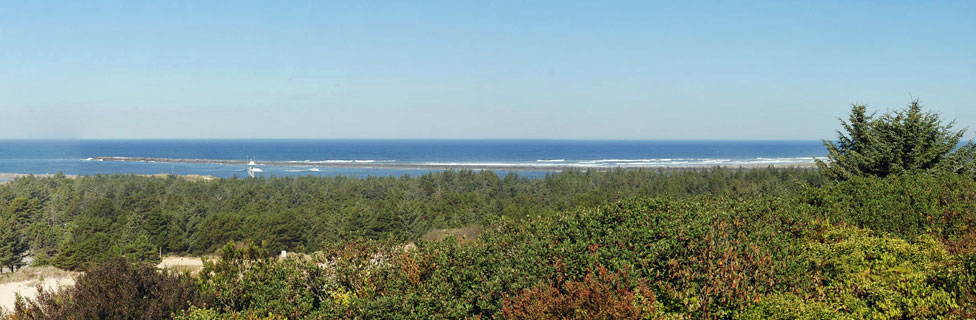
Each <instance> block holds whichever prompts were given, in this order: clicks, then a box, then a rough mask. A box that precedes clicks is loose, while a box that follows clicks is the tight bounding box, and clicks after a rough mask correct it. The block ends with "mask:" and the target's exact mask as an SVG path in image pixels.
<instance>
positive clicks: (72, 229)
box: [0, 101, 976, 319]
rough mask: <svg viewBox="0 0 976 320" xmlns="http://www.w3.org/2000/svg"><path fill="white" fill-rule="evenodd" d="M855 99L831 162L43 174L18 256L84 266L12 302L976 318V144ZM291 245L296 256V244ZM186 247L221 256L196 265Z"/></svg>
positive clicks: (228, 313) (638, 315) (928, 119)
mask: <svg viewBox="0 0 976 320" xmlns="http://www.w3.org/2000/svg"><path fill="white" fill-rule="evenodd" d="M952 126H953V124H952V123H945V122H944V121H942V120H941V119H940V118H939V117H938V115H937V114H935V113H932V112H927V111H925V110H923V109H922V107H921V106H919V104H918V103H917V101H915V102H912V103H911V104H910V105H909V106H908V107H906V108H904V109H901V110H896V111H893V112H889V113H885V114H881V115H878V114H869V113H867V110H866V108H865V107H864V106H854V107H853V108H852V110H851V114H850V117H849V118H848V119H847V120H846V121H842V122H841V130H840V131H839V132H838V137H837V139H835V140H828V141H825V142H824V144H825V148H826V149H827V151H828V152H827V153H828V158H829V159H827V160H825V161H819V160H818V162H817V168H773V167H769V168H722V167H714V168H685V169H673V168H672V169H648V168H645V169H616V170H609V171H593V170H591V171H583V170H567V171H563V172H557V173H551V174H548V175H546V176H545V177H542V178H531V179H530V178H526V177H520V176H519V175H518V173H515V172H513V173H508V174H504V175H499V174H496V173H494V172H491V171H471V170H461V171H452V170H448V171H443V172H431V173H428V174H424V175H419V176H402V177H370V178H364V179H358V178H348V177H263V178H230V179H215V180H212V181H198V180H192V179H187V178H185V177H177V176H168V177H148V176H136V175H96V176H82V177H66V176H64V175H56V176H53V177H27V178H20V179H16V180H13V181H9V182H6V183H3V184H0V241H2V242H0V265H2V267H3V268H4V269H5V270H6V271H14V270H17V269H19V268H22V267H24V266H26V265H27V264H28V263H30V265H32V266H42V265H49V266H54V267H57V268H60V269H65V270H76V271H81V272H83V275H82V276H80V278H79V279H78V281H77V283H76V284H75V285H74V286H73V287H68V288H64V289H62V290H59V291H57V292H41V293H40V294H39V295H38V296H37V297H36V298H35V299H22V300H20V301H18V303H17V306H16V309H15V310H6V311H7V312H8V314H7V316H9V317H10V318H11V319H96V318H112V319H115V318H118V319H160V318H174V319H469V318H476V319H492V318H497V319H866V318H870V319H932V318H948V319H967V318H974V317H976V146H974V145H973V144H972V143H964V142H963V141H962V137H963V136H964V134H965V131H963V130H954V129H953V128H952ZM282 251H285V252H287V253H288V254H287V255H286V256H285V257H281V255H280V253H281V252H282ZM167 255H192V256H203V257H206V259H205V263H204V266H203V268H202V270H199V271H196V272H192V273H191V272H187V271H177V270H158V269H157V268H156V267H155V265H156V264H157V263H159V261H160V259H161V257H163V256H167Z"/></svg>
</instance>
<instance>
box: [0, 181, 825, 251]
mask: <svg viewBox="0 0 976 320" xmlns="http://www.w3.org/2000/svg"><path fill="white" fill-rule="evenodd" d="M822 182H823V181H822V176H820V175H819V173H817V172H816V171H814V170H803V169H796V170H779V169H749V170H733V169H723V168H715V169H704V170H677V171H663V170H662V171H659V170H615V171H610V172H595V171H572V170H571V171H566V172H562V173H559V174H551V175H548V176H546V177H545V178H540V179H526V178H523V177H519V176H518V175H517V174H514V173H513V174H508V175H506V176H504V177H502V176H498V175H496V174H495V173H493V172H491V171H483V172H474V171H445V172H438V173H430V174H426V175H421V176H417V177H407V176H404V177H399V178H396V177H383V178H378V177H374V178H367V179H353V178H346V177H286V178H275V177H272V178H267V179H218V180H215V181H197V182H194V181H186V180H184V179H178V178H172V177H171V178H156V177H142V176H133V175H110V176H91V177H78V178H75V179H69V178H66V177H64V176H63V175H61V176H55V177H50V178H38V177H30V178H22V179H17V180H15V181H11V182H10V183H6V184H3V185H0V208H2V209H3V212H4V215H7V216H11V217H12V218H11V219H12V220H11V221H14V222H15V223H14V224H13V226H14V229H16V231H17V233H18V234H19V235H20V236H18V239H24V242H25V243H26V244H27V245H28V246H29V247H30V249H31V254H32V255H33V256H34V257H35V259H36V260H35V261H36V262H37V263H41V264H43V263H47V264H52V265H55V266H58V267H60V268H66V269H73V270H74V269H85V268H87V267H90V266H92V265H95V264H98V263H100V262H102V261H105V260H106V259H111V258H113V257H119V256H125V257H128V258H130V259H136V260H140V261H144V262H148V263H156V262H158V256H159V254H160V253H163V254H174V253H175V254H181V253H194V254H207V253H212V252H215V251H216V250H217V249H219V248H220V247H221V246H223V245H224V244H225V243H227V242H228V241H245V240H248V239H250V240H253V241H255V242H258V243H260V242H267V243H268V249H269V250H271V251H273V252H277V251H280V250H288V251H293V252H294V251H297V252H313V251H316V250H320V249H322V248H324V247H325V246H328V245H330V244H335V243H340V242H342V241H343V240H344V239H351V238H367V239H382V240H395V241H401V242H403V241H413V240H417V239H420V238H421V237H422V236H423V235H424V234H427V233H428V232H430V231H432V230H442V229H451V228H462V227H470V226H479V225H486V224H488V223H490V222H491V221H494V220H497V219H499V218H500V217H503V216H505V217H511V218H522V217H528V216H539V215H549V214H553V213H555V212H559V211H563V210H570V209H573V208H576V207H579V206H597V205H600V204H603V203H605V202H607V201H614V200H619V199H623V198H626V197H631V196H675V197H683V196H689V195H701V194H716V195H728V196H732V197H749V196H755V195H758V194H787V193H790V192H794V191H796V190H800V189H801V188H803V187H804V186H808V185H820V184H822Z"/></svg>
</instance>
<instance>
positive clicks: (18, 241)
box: [0, 217, 28, 272]
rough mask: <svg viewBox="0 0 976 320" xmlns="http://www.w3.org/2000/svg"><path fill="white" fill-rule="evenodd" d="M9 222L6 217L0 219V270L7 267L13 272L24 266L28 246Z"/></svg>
mask: <svg viewBox="0 0 976 320" xmlns="http://www.w3.org/2000/svg"><path fill="white" fill-rule="evenodd" d="M10 220H11V219H9V218H8V217H3V218H0V268H2V267H7V268H9V269H10V272H13V271H14V270H16V268H19V267H22V266H23V265H24V257H26V256H27V249H28V246H27V241H24V237H23V235H21V234H20V232H18V230H17V229H16V228H14V224H13V223H12V222H11V221H10Z"/></svg>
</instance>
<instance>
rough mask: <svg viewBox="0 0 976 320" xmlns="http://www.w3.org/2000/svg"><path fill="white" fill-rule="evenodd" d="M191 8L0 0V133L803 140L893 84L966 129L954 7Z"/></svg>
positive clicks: (897, 92)
mask: <svg viewBox="0 0 976 320" xmlns="http://www.w3.org/2000/svg"><path fill="white" fill-rule="evenodd" d="M204 2H205V1H185V2H181V1H145V2H142V3H141V4H133V3H130V1H119V2H101V1H65V2H61V3H49V2H44V3H40V2H35V1H4V2H2V3H0V138H8V139H9V138H13V139H17V138H324V139H328V138H459V139H466V138H545V139H820V138H825V137H833V135H834V130H835V129H836V128H838V123H837V121H836V118H837V117H842V116H845V115H846V113H847V111H848V110H849V109H848V106H849V104H850V103H852V102H860V103H866V104H868V105H869V107H870V108H872V109H875V110H887V109H891V108H896V107H901V106H903V105H904V104H906V103H907V102H908V101H909V100H910V99H911V97H912V96H914V97H916V98H920V99H921V100H922V102H923V103H924V104H925V105H926V106H928V107H930V108H932V109H935V110H937V111H939V112H941V113H942V114H943V116H944V117H947V118H955V119H957V120H958V121H959V125H960V126H969V127H970V128H974V129H976V1H913V2H899V1H806V2H800V1H769V2H748V1H715V2H702V3H698V4H686V3H683V2H682V3H680V4H678V3H675V2H669V3H664V2H652V1H634V2H616V1H582V2H570V1H551V2H549V1H511V2H508V1H444V2H434V1H390V2H374V1H349V2H345V3H340V2H338V1H309V2H299V1H261V2H246V1H224V2H206V3H204ZM970 136H972V134H970Z"/></svg>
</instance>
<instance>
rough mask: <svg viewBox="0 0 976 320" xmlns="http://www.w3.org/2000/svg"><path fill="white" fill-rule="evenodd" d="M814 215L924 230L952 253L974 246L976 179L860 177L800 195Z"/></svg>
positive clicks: (882, 228) (913, 232) (880, 227)
mask: <svg viewBox="0 0 976 320" xmlns="http://www.w3.org/2000/svg"><path fill="white" fill-rule="evenodd" d="M799 198H801V199H802V201H801V202H803V203H804V204H806V205H809V207H810V208H813V209H814V210H813V211H811V214H813V215H816V216H819V217H822V218H824V219H827V220H830V221H835V222H846V223H849V224H852V225H856V226H860V227H863V228H868V229H872V230H875V231H878V232H883V233H888V234H892V235H894V236H897V237H901V238H904V239H909V240H911V239H915V237H917V236H919V235H923V234H928V235H932V236H934V237H935V238H936V239H938V240H940V241H942V242H943V243H944V244H945V245H946V247H947V248H948V249H949V251H950V252H952V253H966V252H973V251H974V250H976V227H974V226H976V182H974V181H973V179H971V178H968V177H963V176H959V175H956V174H925V173H915V174H906V175H896V176H889V177H886V178H876V177H856V178H853V179H851V180H850V181H846V182H844V183H835V184H830V185H827V186H824V187H823V188H811V189H810V190H809V191H808V192H803V193H800V194H799Z"/></svg>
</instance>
